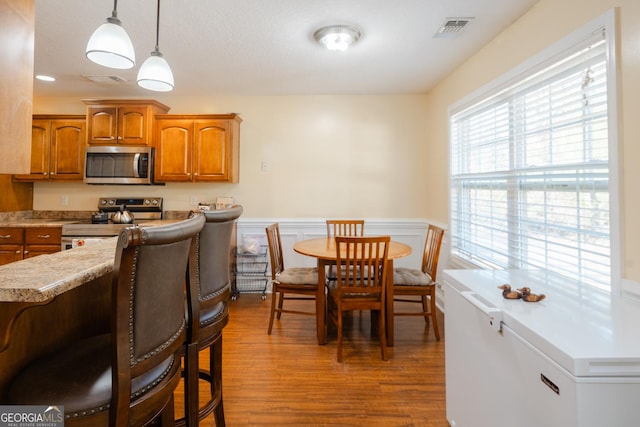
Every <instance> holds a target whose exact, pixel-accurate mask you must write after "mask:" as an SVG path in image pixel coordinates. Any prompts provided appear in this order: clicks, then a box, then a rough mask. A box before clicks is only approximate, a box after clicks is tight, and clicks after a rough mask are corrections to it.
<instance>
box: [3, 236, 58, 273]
mask: <svg viewBox="0 0 640 427" xmlns="http://www.w3.org/2000/svg"><path fill="white" fill-rule="evenodd" d="M61 238H62V227H35V228H22V227H1V228H0V265H4V264H9V263H11V262H15V261H20V260H21V259H24V258H31V257H34V256H38V255H43V254H50V253H54V252H58V251H60V245H61Z"/></svg>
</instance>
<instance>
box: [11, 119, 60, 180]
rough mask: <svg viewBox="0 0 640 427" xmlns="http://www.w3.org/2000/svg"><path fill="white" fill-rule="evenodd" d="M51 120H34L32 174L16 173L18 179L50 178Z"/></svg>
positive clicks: (32, 131)
mask: <svg viewBox="0 0 640 427" xmlns="http://www.w3.org/2000/svg"><path fill="white" fill-rule="evenodd" d="M50 126H51V121H50V120H33V122H32V125H31V174H26V175H14V179H16V180H17V181H23V180H24V181H46V180H48V179H49V148H50V140H51V137H50V135H51V134H50Z"/></svg>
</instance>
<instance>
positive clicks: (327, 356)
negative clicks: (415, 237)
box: [175, 294, 449, 427]
mask: <svg viewBox="0 0 640 427" xmlns="http://www.w3.org/2000/svg"><path fill="white" fill-rule="evenodd" d="M290 303H292V304H303V303H302V302H295V301H294V302H290ZM396 304H397V303H396ZM269 307H270V299H267V300H266V301H263V300H262V299H261V298H260V295H258V294H242V295H240V297H239V298H238V299H237V300H236V301H232V302H231V312H230V319H231V320H230V322H229V325H228V326H227V327H226V328H225V330H224V335H223V339H224V359H223V364H224V368H223V372H224V373H223V375H224V377H223V384H224V385H223V387H224V388H223V394H224V408H225V418H226V423H227V426H229V427H234V426H248V425H251V426H254V425H263V426H287V425H291V426H294V425H295V426H303V425H304V426H311V425H313V426H360V425H365V426H436V427H439V426H448V425H449V424H448V423H447V421H446V418H445V373H444V333H443V331H442V329H443V325H444V319H443V318H442V316H440V318H439V320H440V329H441V334H442V335H441V336H442V341H440V342H437V341H435V338H434V335H433V330H431V327H430V326H429V327H426V324H425V322H424V320H423V319H422V318H420V317H397V318H396V320H395V321H396V327H395V334H396V335H395V346H394V347H389V349H388V354H389V360H388V361H386V362H385V361H383V360H381V358H380V345H379V342H378V340H377V338H373V339H372V338H371V336H370V321H369V320H370V316H369V313H368V312H360V313H358V312H356V313H354V315H353V317H352V318H351V319H349V320H348V321H347V322H345V323H346V326H345V327H346V329H345V331H346V332H345V341H344V344H343V358H344V362H343V363H338V362H337V361H336V341H335V331H333V333H330V335H329V339H328V343H327V345H325V346H319V345H318V344H317V342H316V334H315V319H314V318H313V317H310V316H299V315H292V314H283V315H282V319H281V320H280V321H278V320H276V321H275V322H274V328H273V333H272V334H271V335H270V336H269V335H267V325H268V320H269ZM200 363H201V365H205V366H207V365H208V356H205V355H204V354H203V353H201V356H200ZM204 386H205V384H201V387H204ZM175 399H176V416H179V415H180V414H182V413H183V410H182V401H183V396H182V390H181V389H180V388H179V389H178V390H177V391H176V395H175ZM200 425H202V426H207V427H208V426H214V425H215V422H214V420H213V416H209V417H207V419H205V420H203V421H202V422H201V423H200Z"/></svg>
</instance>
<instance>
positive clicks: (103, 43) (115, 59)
mask: <svg viewBox="0 0 640 427" xmlns="http://www.w3.org/2000/svg"><path fill="white" fill-rule="evenodd" d="M117 9H118V0H114V1H113V11H112V12H111V16H110V17H108V18H107V22H105V23H104V24H102V25H100V26H99V27H98V29H97V30H95V31H94V33H93V34H92V35H91V38H90V39H89V42H88V43H87V50H86V55H87V58H89V59H90V60H91V61H93V62H95V63H96V64H99V65H102V66H105V67H109V68H118V69H128V68H133V67H134V66H135V65H136V54H135V51H134V49H133V44H132V43H131V39H130V38H129V35H128V34H127V32H126V31H125V30H124V28H123V27H122V23H121V22H120V20H119V19H118V10H117Z"/></svg>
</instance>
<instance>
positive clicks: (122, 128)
mask: <svg viewBox="0 0 640 427" xmlns="http://www.w3.org/2000/svg"><path fill="white" fill-rule="evenodd" d="M83 102H84V103H85V104H87V142H88V144H90V145H146V146H151V147H152V146H154V144H153V140H152V137H153V128H154V117H155V115H156V114H163V113H166V112H167V111H169V107H167V106H166V105H164V104H161V103H160V102H157V101H154V100H148V99H141V100H111V99H109V100H85V101H83Z"/></svg>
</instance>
